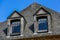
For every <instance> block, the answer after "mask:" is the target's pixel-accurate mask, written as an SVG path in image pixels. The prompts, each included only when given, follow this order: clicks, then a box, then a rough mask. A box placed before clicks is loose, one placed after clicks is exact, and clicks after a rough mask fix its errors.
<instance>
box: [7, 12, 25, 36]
mask: <svg viewBox="0 0 60 40" xmlns="http://www.w3.org/2000/svg"><path fill="white" fill-rule="evenodd" d="M24 22H25V21H24V17H23V16H22V15H21V14H20V13H18V12H17V11H14V12H13V14H11V15H10V16H9V17H8V25H9V27H8V32H7V36H23V29H24Z"/></svg>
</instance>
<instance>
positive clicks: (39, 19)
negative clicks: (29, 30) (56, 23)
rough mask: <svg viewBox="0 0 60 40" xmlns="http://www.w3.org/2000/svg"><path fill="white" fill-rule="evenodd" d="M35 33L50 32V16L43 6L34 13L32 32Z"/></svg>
mask: <svg viewBox="0 0 60 40" xmlns="http://www.w3.org/2000/svg"><path fill="white" fill-rule="evenodd" d="M37 33H51V16H50V13H49V12H47V11H46V10H45V9H43V8H41V9H39V11H38V12H36V14H34V34H37Z"/></svg>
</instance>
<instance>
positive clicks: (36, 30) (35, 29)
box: [34, 14, 52, 35]
mask: <svg viewBox="0 0 60 40" xmlns="http://www.w3.org/2000/svg"><path fill="white" fill-rule="evenodd" d="M40 16H47V18H48V32H47V33H52V31H51V19H50V15H49V14H42V15H41V14H39V15H35V16H34V35H36V34H38V31H39V30H38V22H37V20H36V17H40Z"/></svg>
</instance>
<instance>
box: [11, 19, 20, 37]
mask: <svg viewBox="0 0 60 40" xmlns="http://www.w3.org/2000/svg"><path fill="white" fill-rule="evenodd" d="M11 26H12V33H11V36H13V35H20V33H21V21H20V20H18V19H16V20H11Z"/></svg>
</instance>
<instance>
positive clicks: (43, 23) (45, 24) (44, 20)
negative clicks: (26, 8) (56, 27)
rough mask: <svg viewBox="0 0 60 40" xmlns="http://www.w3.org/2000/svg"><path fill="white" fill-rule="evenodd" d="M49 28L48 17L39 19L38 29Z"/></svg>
mask: <svg viewBox="0 0 60 40" xmlns="http://www.w3.org/2000/svg"><path fill="white" fill-rule="evenodd" d="M47 29H48V22H47V18H40V19H38V30H47Z"/></svg>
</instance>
